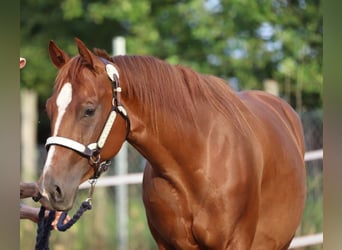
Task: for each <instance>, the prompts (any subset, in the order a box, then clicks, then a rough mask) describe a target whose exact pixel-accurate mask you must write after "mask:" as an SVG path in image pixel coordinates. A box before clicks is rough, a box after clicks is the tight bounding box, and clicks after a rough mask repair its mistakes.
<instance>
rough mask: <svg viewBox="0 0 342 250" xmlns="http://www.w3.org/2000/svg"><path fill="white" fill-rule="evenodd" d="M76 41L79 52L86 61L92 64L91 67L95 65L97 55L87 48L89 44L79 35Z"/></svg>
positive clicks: (89, 64)
mask: <svg viewBox="0 0 342 250" xmlns="http://www.w3.org/2000/svg"><path fill="white" fill-rule="evenodd" d="M75 42H76V44H77V48H78V52H79V53H80V56H81V57H82V58H83V60H84V61H85V63H86V64H87V65H88V66H90V67H91V68H93V69H94V68H95V67H94V62H95V58H94V57H95V55H94V54H93V53H92V52H91V51H90V50H89V49H88V48H87V46H86V45H85V44H84V43H83V42H82V41H81V40H80V39H78V38H77V37H75Z"/></svg>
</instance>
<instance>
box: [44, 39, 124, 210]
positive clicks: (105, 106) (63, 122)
mask: <svg viewBox="0 0 342 250" xmlns="http://www.w3.org/2000/svg"><path fill="white" fill-rule="evenodd" d="M75 41H76V44H77V47H78V51H79V55H77V56H75V57H73V58H70V57H69V56H68V55H67V53H65V52H64V51H63V50H61V49H60V48H59V47H58V46H57V45H56V44H55V43H54V42H53V41H51V42H50V44H49V55H50V58H51V61H52V62H53V64H54V65H55V66H56V67H57V69H59V72H58V75H57V77H56V80H55V86H54V91H53V94H52V96H51V97H50V98H49V99H48V100H47V102H46V110H47V114H48V116H49V119H50V124H51V137H49V138H48V139H47V142H46V147H47V150H48V152H47V157H46V161H45V164H44V169H43V173H42V175H41V177H40V180H39V185H40V191H41V194H42V196H43V199H42V203H43V204H44V205H45V206H46V207H48V208H50V209H55V210H69V209H71V208H72V206H73V203H74V200H75V198H76V194H77V190H78V186H79V185H80V184H81V183H82V182H84V181H85V180H87V179H89V178H93V177H94V176H95V178H96V177H98V175H99V174H100V173H101V171H102V170H103V169H102V168H103V167H104V166H106V164H107V165H108V161H109V159H111V158H112V157H113V156H114V155H116V154H117V152H118V151H119V150H120V148H121V146H122V144H123V142H124V141H125V139H126V136H127V134H128V132H129V120H128V117H127V114H126V111H125V109H124V108H123V106H121V103H120V92H121V87H120V83H119V78H120V77H119V76H120V74H119V71H120V70H119V68H118V67H117V66H116V65H114V64H113V63H112V62H110V61H109V60H108V58H107V59H104V58H101V57H98V56H97V55H95V54H94V53H93V52H91V51H90V50H89V49H88V48H87V47H86V45H85V44H84V43H83V42H82V41H80V40H79V39H77V38H75Z"/></svg>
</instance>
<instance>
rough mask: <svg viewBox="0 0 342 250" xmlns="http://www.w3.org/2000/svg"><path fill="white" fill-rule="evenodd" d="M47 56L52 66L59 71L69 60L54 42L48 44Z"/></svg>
mask: <svg viewBox="0 0 342 250" xmlns="http://www.w3.org/2000/svg"><path fill="white" fill-rule="evenodd" d="M49 55H50V59H51V61H52V62H53V64H54V65H55V66H56V67H57V68H58V69H60V68H61V67H62V66H63V65H64V64H65V63H66V62H67V61H69V60H70V57H69V56H68V55H67V53H65V52H64V51H63V50H61V49H60V48H59V47H58V46H57V45H56V44H55V42H54V41H52V40H51V41H50V43H49Z"/></svg>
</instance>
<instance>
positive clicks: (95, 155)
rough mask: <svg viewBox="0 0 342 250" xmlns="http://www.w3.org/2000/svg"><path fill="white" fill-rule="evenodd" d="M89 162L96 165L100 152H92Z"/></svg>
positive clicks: (99, 158)
mask: <svg viewBox="0 0 342 250" xmlns="http://www.w3.org/2000/svg"><path fill="white" fill-rule="evenodd" d="M89 160H90V161H91V163H92V164H94V165H97V164H98V163H99V162H100V160H101V155H100V152H99V151H97V150H94V151H93V152H92V154H91V155H90V157H89Z"/></svg>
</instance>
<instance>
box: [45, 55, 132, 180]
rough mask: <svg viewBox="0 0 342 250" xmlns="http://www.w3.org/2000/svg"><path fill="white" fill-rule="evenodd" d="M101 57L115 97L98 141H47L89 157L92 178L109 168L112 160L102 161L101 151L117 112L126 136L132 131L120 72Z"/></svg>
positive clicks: (59, 137)
mask: <svg viewBox="0 0 342 250" xmlns="http://www.w3.org/2000/svg"><path fill="white" fill-rule="evenodd" d="M100 59H101V61H102V62H103V63H104V64H105V67H106V72H107V75H108V77H109V79H110V80H111V82H112V95H113V98H112V109H111V111H110V113H109V115H108V117H107V121H106V123H105V125H104V127H103V129H102V132H101V134H100V136H99V138H98V140H97V142H93V143H90V144H88V145H84V144H82V143H79V142H77V141H75V140H73V139H69V138H66V137H61V136H51V137H49V138H48V139H47V140H46V143H45V147H46V148H48V147H49V146H50V145H60V146H63V147H67V148H70V149H72V150H75V151H77V152H78V153H80V154H82V155H83V156H85V157H87V158H88V159H89V161H90V164H91V165H92V166H93V167H94V170H95V174H94V176H93V177H92V179H94V178H98V177H99V176H100V175H101V174H102V173H103V172H104V171H106V170H107V169H108V166H109V165H110V161H102V162H101V156H100V152H101V149H102V148H103V146H104V144H105V142H106V140H107V138H108V135H109V133H110V131H111V129H112V127H113V124H114V122H115V119H116V114H117V113H119V114H120V115H121V116H122V117H123V118H124V119H125V120H126V138H127V136H128V133H129V131H130V120H129V118H128V116H127V111H126V109H125V108H124V107H123V106H122V105H121V102H120V93H121V91H122V90H121V87H120V82H119V72H118V70H117V69H116V68H115V67H114V65H112V64H111V63H110V62H109V61H107V60H106V59H104V58H101V57H100Z"/></svg>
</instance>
